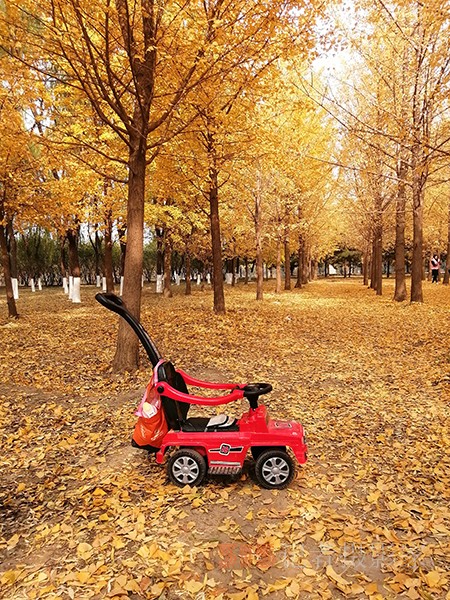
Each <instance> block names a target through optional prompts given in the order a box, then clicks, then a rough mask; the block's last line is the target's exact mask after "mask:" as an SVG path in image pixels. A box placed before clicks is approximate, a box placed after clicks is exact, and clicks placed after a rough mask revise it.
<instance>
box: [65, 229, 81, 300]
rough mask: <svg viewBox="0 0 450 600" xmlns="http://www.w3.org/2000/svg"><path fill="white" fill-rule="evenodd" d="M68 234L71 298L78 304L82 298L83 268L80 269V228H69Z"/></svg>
mask: <svg viewBox="0 0 450 600" xmlns="http://www.w3.org/2000/svg"><path fill="white" fill-rule="evenodd" d="M66 235H67V241H68V242H69V271H70V276H71V277H73V282H72V286H73V287H72V297H71V300H72V302H74V303H76V304H78V303H80V302H81V298H80V285H81V281H80V279H81V269H80V259H79V256H78V235H79V228H76V229H73V228H70V229H68V230H67V234H66Z"/></svg>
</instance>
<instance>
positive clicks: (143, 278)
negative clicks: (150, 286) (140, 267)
mask: <svg viewBox="0 0 450 600" xmlns="http://www.w3.org/2000/svg"><path fill="white" fill-rule="evenodd" d="M144 282H145V277H144V275H142V284H141V287H144Z"/></svg>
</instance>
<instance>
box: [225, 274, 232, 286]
mask: <svg viewBox="0 0 450 600" xmlns="http://www.w3.org/2000/svg"><path fill="white" fill-rule="evenodd" d="M225 283H226V284H227V285H231V284H232V283H233V273H225Z"/></svg>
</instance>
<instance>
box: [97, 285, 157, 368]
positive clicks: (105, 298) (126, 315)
mask: <svg viewBox="0 0 450 600" xmlns="http://www.w3.org/2000/svg"><path fill="white" fill-rule="evenodd" d="M95 299H96V300H97V302H100V304H101V305H102V306H104V307H105V308H107V309H108V310H111V311H112V312H115V313H117V314H118V315H119V316H121V317H122V319H125V321H126V322H127V323H128V325H129V326H130V327H131V328H132V329H133V331H134V332H135V334H136V335H137V336H138V338H139V341H140V342H141V344H142V345H143V347H144V349H145V351H146V352H147V356H148V358H149V359H150V362H151V363H152V365H153V367H156V365H157V364H158V362H159V361H160V360H161V355H160V353H159V352H158V349H157V348H156V346H155V344H154V343H153V341H152V339H151V337H150V336H149V335H148V333H147V332H146V331H145V329H144V328H143V326H142V325H141V324H140V323H139V321H138V320H137V319H136V318H135V317H133V315H132V314H131V313H130V311H129V310H128V309H127V308H126V306H125V304H124V302H123V300H122V298H119V296H116V295H115V294H111V293H98V294H96V295H95Z"/></svg>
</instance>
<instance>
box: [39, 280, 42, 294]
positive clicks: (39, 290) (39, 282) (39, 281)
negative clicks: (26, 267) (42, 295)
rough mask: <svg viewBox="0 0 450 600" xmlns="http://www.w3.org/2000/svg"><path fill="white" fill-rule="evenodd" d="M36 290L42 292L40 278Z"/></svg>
mask: <svg viewBox="0 0 450 600" xmlns="http://www.w3.org/2000/svg"><path fill="white" fill-rule="evenodd" d="M38 290H39V291H40V292H42V279H41V278H40V277H39V279H38Z"/></svg>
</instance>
